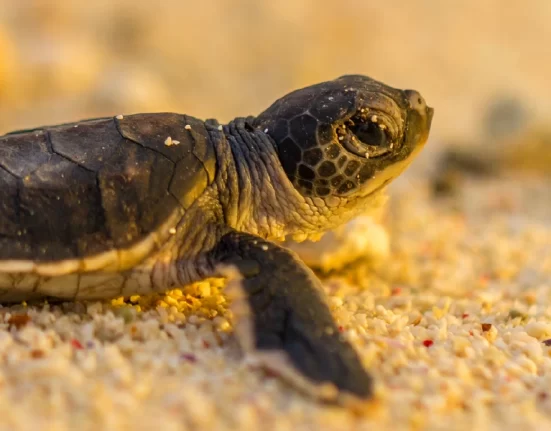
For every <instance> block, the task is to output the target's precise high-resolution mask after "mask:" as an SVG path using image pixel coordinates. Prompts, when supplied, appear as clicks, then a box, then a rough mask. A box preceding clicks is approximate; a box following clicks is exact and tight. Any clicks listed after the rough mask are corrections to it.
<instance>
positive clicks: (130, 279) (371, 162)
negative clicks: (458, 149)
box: [0, 75, 433, 400]
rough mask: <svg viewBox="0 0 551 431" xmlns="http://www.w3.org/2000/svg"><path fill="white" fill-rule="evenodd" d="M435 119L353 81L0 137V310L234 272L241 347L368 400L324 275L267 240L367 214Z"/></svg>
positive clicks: (364, 80)
mask: <svg viewBox="0 0 551 431" xmlns="http://www.w3.org/2000/svg"><path fill="white" fill-rule="evenodd" d="M432 114H433V110H432V109H431V108H429V107H428V106H427V105H426V103H425V101H424V100H423V98H422V97H421V96H420V95H419V93H418V92H416V91H413V90H405V91H402V90H397V89H394V88H391V87H388V86H386V85H384V84H383V83H381V82H378V81H375V80H373V79H370V78H368V77H365V76H360V75H350V76H343V77H340V78H338V79H335V80H333V81H328V82H323V83H320V84H317V85H312V86H310V87H306V88H303V89H300V90H297V91H294V92H292V93H290V94H288V95H286V96H284V97H283V98H281V99H279V100H277V101H276V102H275V103H274V104H273V105H272V106H270V107H269V108H268V109H267V110H265V111H264V112H262V113H261V114H260V115H259V116H257V117H247V118H237V119H235V120H233V121H231V122H229V123H228V124H226V125H221V124H219V123H218V122H217V121H215V120H207V121H201V120H198V119H196V118H194V117H190V116H187V115H180V114H173V113H155V114H136V115H128V116H122V115H119V116H117V117H114V118H103V119H94V120H88V121H82V122H78V123H72V124H63V125H59V126H52V127H41V128H37V129H33V130H25V131H18V132H13V133H10V134H7V135H5V136H2V137H0V303H6V302H14V301H21V300H31V299H39V298H44V297H56V298H64V299H69V300H71V299H73V300H75V299H79V300H80V299H101V298H109V297H114V296H119V295H125V296H127V295H134V294H146V293H149V292H159V291H163V290H167V289H171V288H174V287H177V286H182V285H186V284H189V283H191V282H194V281H197V280H200V279H203V278H206V277H211V276H220V275H222V276H229V275H231V274H239V277H238V278H235V277H234V278H231V277H230V278H231V279H230V281H229V284H230V285H231V286H232V287H233V288H232V290H233V291H234V292H238V293H239V295H237V296H236V299H235V300H234V301H233V307H234V310H235V315H236V316H237V322H236V334H237V337H238V339H239V341H240V344H241V346H242V347H243V349H244V351H245V352H246V353H247V354H249V355H251V356H252V357H253V358H255V360H256V361H257V363H259V364H260V365H263V366H266V367H270V368H272V369H273V368H274V367H275V368H276V369H277V371H278V372H279V374H280V375H281V376H283V377H286V378H288V379H289V380H291V381H292V382H293V383H294V384H296V385H298V386H301V387H303V388H304V389H308V390H310V391H312V392H314V393H315V394H317V395H319V396H320V397H322V398H324V399H328V400H339V399H343V398H342V397H348V398H352V399H358V398H360V399H361V398H368V397H369V396H370V394H371V391H372V381H371V378H370V376H369V374H368V373H367V372H366V371H365V370H364V368H363V367H362V364H361V362H360V359H359V357H358V355H357V353H356V352H355V350H354V349H353V347H352V346H351V345H350V344H349V343H348V342H347V341H346V340H344V339H343V336H342V335H341V334H340V333H339V331H338V328H337V326H336V324H335V322H334V320H333V319H332V317H331V313H330V310H329V308H328V306H327V305H326V302H325V299H324V297H323V294H322V291H321V289H320V281H319V280H318V279H317V278H316V277H315V276H314V273H313V272H312V271H311V270H310V269H309V268H308V267H307V266H306V265H305V264H303V263H302V262H301V261H300V260H299V258H298V257H297V255H296V254H295V253H294V252H291V251H289V250H288V249H286V248H283V247H282V246H280V245H278V244H277V241H279V240H282V239H284V238H286V237H293V238H295V239H304V238H310V237H312V236H316V235H319V233H320V232H323V231H326V230H328V229H331V228H333V227H336V226H338V225H341V224H343V223H345V222H347V221H348V220H350V219H351V218H352V217H354V216H356V215H357V214H359V213H361V212H363V211H365V210H366V209H368V208H369V207H370V205H371V204H372V202H374V200H375V199H377V196H379V195H380V193H382V192H383V189H384V188H385V186H386V185H387V184H388V183H389V182H390V181H391V180H392V179H394V178H396V177H397V176H398V175H399V174H400V173H401V172H402V171H403V170H404V169H405V168H406V166H407V165H408V164H409V163H410V162H411V161H412V159H413V158H414V156H415V155H416V154H417V153H418V152H419V150H420V149H421V148H422V146H423V145H424V143H425V141H426V140H427V137H428V133H429V128H430V123H431V119H432ZM230 273H231V274H230Z"/></svg>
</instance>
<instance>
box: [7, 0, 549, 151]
mask: <svg viewBox="0 0 551 431" xmlns="http://www.w3.org/2000/svg"><path fill="white" fill-rule="evenodd" d="M550 22H551V1H549V0H530V1H529V2H515V1H512V0H485V1H484V2H480V1H479V0H462V1H461V2H440V1H435V0H417V1H415V2H406V1H400V0H386V1H384V2H380V1H372V0H339V1H325V0H324V1H320V0H278V1H259V0H213V1H198V0H162V1H156V2H154V1H146V0H94V1H93V2H90V1H86V2H85V1H76V0H73V1H71V0H0V133H2V132H8V131H9V130H12V129H16V128H25V127H33V126H39V125H45V124H52V123H57V122H68V121H74V120H79V119H83V118H86V117H95V116H105V115H116V114H120V113H122V114H130V113H136V112H145V111H177V112H181V113H188V114H191V115H194V116H197V117H200V118H211V117H215V118H218V119H219V120H221V121H227V120H229V119H231V118H233V117H235V116H240V115H248V114H256V113H258V112H259V111H261V110H262V109H264V108H265V107H267V106H268V105H269V104H270V103H271V102H273V101H274V100H275V99H276V98H277V97H279V96H281V95H283V94H284V93H286V92H288V91H290V90H292V89H295V88H297V87H301V86H305V85H308V84H312V83H315V82H318V81H322V80H327V79H332V78H334V77H337V76H339V75H342V74H346V73H362V74H367V75H370V76H372V77H374V78H377V79H379V80H381V81H383V82H385V83H387V84H389V85H393V86H396V87H400V88H414V89H417V90H419V91H421V93H422V94H423V95H424V96H425V98H426V99H427V101H428V103H429V104H430V105H432V106H434V107H435V108H436V116H435V120H434V122H433V132H432V136H431V139H432V140H438V141H440V142H458V141H461V142H463V141H465V142H471V141H473V140H476V139H478V138H479V136H480V131H481V130H483V129H484V128H486V129H487V128H488V121H489V120H488V115H489V114H488V110H489V109H490V108H491V107H492V106H495V105H496V104H497V106H498V109H497V118H493V119H490V120H491V121H493V122H494V123H492V124H493V127H494V128H496V127H497V128H499V125H500V121H501V122H504V123H505V129H506V130H507V127H509V126H510V125H512V127H517V126H518V124H521V125H523V126H524V125H525V124H526V122H527V121H528V122H538V123H545V119H546V118H547V119H548V118H551V25H549V23H550ZM489 107H490V108H489ZM494 111H495V110H494ZM490 116H491V115H490Z"/></svg>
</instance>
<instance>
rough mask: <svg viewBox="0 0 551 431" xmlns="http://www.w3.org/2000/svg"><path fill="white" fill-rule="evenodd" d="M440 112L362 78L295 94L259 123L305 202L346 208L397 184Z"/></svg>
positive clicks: (345, 78)
mask: <svg viewBox="0 0 551 431" xmlns="http://www.w3.org/2000/svg"><path fill="white" fill-rule="evenodd" d="M432 115H433V109H432V108H429V107H428V106H427V105H426V103H425V101H424V99H423V98H422V97H421V95H420V94H419V93H418V92H416V91H414V90H398V89H395V88H391V87H388V86H386V85H385V84H383V83H381V82H378V81H375V80H373V79H371V78H368V77H366V76H361V75H347V76H342V77H340V78H338V79H335V80H333V81H328V82H323V83H321V84H317V85H312V86H310V87H306V88H303V89H300V90H297V91H294V92H292V93H290V94H288V95H286V96H284V97H283V98H281V99H279V100H277V101H276V102H275V103H274V104H273V105H272V106H270V107H269V108H268V109H267V110H266V111H264V112H263V113H261V114H260V115H259V116H258V117H257V118H256V119H255V123H254V126H255V127H258V128H259V129H262V130H263V131H264V132H265V133H266V134H268V135H269V136H270V138H271V139H272V140H273V141H274V142H275V146H276V150H277V153H278V156H279V159H280V161H281V164H282V166H283V169H284V170H285V172H286V174H287V176H288V178H289V179H290V181H291V182H292V183H293V185H294V187H295V188H296V189H297V190H298V191H299V192H300V193H301V194H302V195H303V196H305V197H318V198H322V199H328V198H332V199H333V200H334V197H337V198H341V199H344V200H345V201H355V200H356V199H354V198H361V197H365V196H368V195H370V194H372V193H374V192H375V191H377V190H379V189H381V188H383V187H384V186H385V185H386V184H388V183H389V182H390V181H391V180H392V179H394V178H396V177H397V176H398V175H399V174H400V173H401V172H402V171H403V170H404V169H405V168H406V167H407V165H408V164H409V163H410V162H411V160H412V159H413V158H414V157H415V155H416V154H417V153H418V152H419V150H420V149H421V148H422V147H423V145H424V143H425V142H426V140H427V138H428V134H429V129H430V124H431V120H432Z"/></svg>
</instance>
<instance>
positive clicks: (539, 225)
mask: <svg viewBox="0 0 551 431" xmlns="http://www.w3.org/2000/svg"><path fill="white" fill-rule="evenodd" d="M548 196H549V180H548V179H543V178H538V177H531V178H530V177H525V178H523V179H519V178H518V177H514V178H513V177H512V178H500V179H486V180H467V181H466V182H465V183H464V185H463V188H462V189H461V191H460V194H459V195H458V196H456V197H455V198H451V199H450V198H448V199H444V200H442V199H439V200H435V198H434V197H433V196H432V192H431V187H430V183H428V182H427V181H426V180H423V179H419V178H416V176H415V175H409V176H407V177H406V178H404V179H403V180H401V181H400V182H398V184H397V185H396V186H395V187H394V188H393V193H392V200H391V205H390V210H389V216H388V220H387V225H388V228H389V230H390V232H391V257H390V259H389V260H387V261H386V262H385V263H384V264H382V265H377V267H376V268H373V267H371V266H370V265H367V264H357V265H355V266H354V267H353V268H352V269H347V270H344V271H341V273H340V274H339V273H337V274H334V275H332V276H331V277H329V278H325V279H324V288H325V290H326V291H327V293H328V295H329V300H330V304H331V309H332V311H333V313H334V316H335V318H336V319H337V321H338V323H339V325H340V326H341V328H342V331H343V334H345V336H346V337H348V339H349V340H350V341H351V342H352V343H353V344H354V346H355V347H356V348H357V349H358V351H359V352H360V355H361V357H362V360H363V361H364V363H365V365H366V367H368V368H369V369H370V370H371V371H372V373H373V375H374V376H375V379H376V382H377V390H376V397H375V399H374V400H373V401H372V402H370V403H368V404H367V405H366V406H365V409H364V410H363V411H362V412H361V414H358V412H354V411H352V410H349V409H346V408H342V407H338V406H329V405H323V404H320V403H318V402H316V401H314V400H312V399H310V398H308V397H307V396H304V395H302V394H301V393H299V392H297V391H296V390H295V389H294V388H293V387H290V386H288V385H287V384H285V383H283V382H282V381H280V379H278V378H277V376H274V375H270V374H266V373H265V372H263V371H262V370H257V369H254V368H252V367H251V366H249V365H248V363H247V361H246V360H244V359H243V357H242V353H241V352H240V349H239V347H238V345H237V343H236V340H235V338H234V336H233V331H232V316H231V313H230V312H229V309H228V303H227V301H226V299H225V297H224V296H223V294H222V292H223V282H222V281H219V280H212V281H211V282H205V283H199V284H196V285H193V286H188V287H186V288H184V289H182V290H176V291H173V292H170V293H169V294H167V295H161V296H156V297H143V298H140V297H132V298H130V299H128V300H127V301H126V302H125V301H123V300H122V299H117V300H113V301H105V302H88V303H62V304H38V305H28V304H22V305H14V306H10V307H7V306H4V307H0V417H1V418H2V420H1V421H0V429H5V430H17V429H33V430H38V429H56V430H58V429H61V430H62V429H77V427H78V429H83V430H84V429H133V430H136V429H153V428H156V429H163V430H170V429H240V430H244V429H250V430H256V429H274V430H287V429H293V430H297V429H304V430H310V429H311V430H314V429H315V430H344V429H379V430H381V429H389V430H396V429H431V430H438V429H447V430H450V429H458V430H459V429H473V430H478V429H480V430H485V429H500V430H501V429H523V430H528V429H544V428H546V427H551V392H550V389H549V388H550V387H551V378H550V376H551V342H549V341H547V340H548V339H551V308H550V307H549V304H550V303H551V224H550V220H551V217H550V216H551V203H550V202H549V199H546V197H548Z"/></svg>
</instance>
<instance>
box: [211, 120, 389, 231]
mask: <svg viewBox="0 0 551 431" xmlns="http://www.w3.org/2000/svg"><path fill="white" fill-rule="evenodd" d="M251 123H252V121H251V118H247V119H245V118H237V119H236V120H234V121H232V122H230V123H229V124H228V125H226V126H224V127H223V134H224V138H225V139H220V138H222V136H218V137H217V138H218V139H215V141H216V142H217V144H216V145H215V148H216V153H217V158H218V166H219V168H218V169H219V170H218V175H217V178H216V183H215V187H216V189H217V191H218V193H217V195H218V198H219V200H220V205H221V207H222V209H223V212H224V218H225V220H224V222H225V225H226V226H228V227H231V228H233V229H236V230H238V231H243V232H248V233H251V234H254V235H258V236H260V237H262V238H266V239H269V240H273V241H283V240H284V239H289V237H290V238H292V239H293V240H295V241H302V240H305V239H318V238H319V236H320V234H322V233H323V232H325V231H326V230H329V229H331V228H334V227H336V226H339V225H341V224H343V223H346V222H347V221H349V220H350V219H352V218H353V217H354V216H356V215H358V214H359V213H365V212H366V211H367V210H368V209H374V208H377V207H380V206H381V205H382V204H383V203H384V201H385V200H386V195H385V194H384V192H383V191H382V190H381V191H378V192H376V193H374V194H373V195H371V196H368V197H363V198H361V199H353V198H337V197H332V198H329V199H326V200H324V199H321V198H309V197H304V196H302V195H301V194H300V193H299V192H298V191H297V190H296V189H295V188H294V187H293V185H292V183H291V182H290V181H289V179H288V178H287V175H286V174H285V171H284V169H283V167H282V166H281V164H280V161H279V157H278V154H277V151H276V148H275V144H274V143H273V141H272V140H271V138H270V137H269V136H268V135H266V134H265V133H263V132H262V131H260V130H255V129H253V128H252V127H250V126H249V124H251ZM211 130H212V128H211ZM211 133H212V132H211ZM219 133H220V134H222V132H219ZM286 237H287V238H286Z"/></svg>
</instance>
